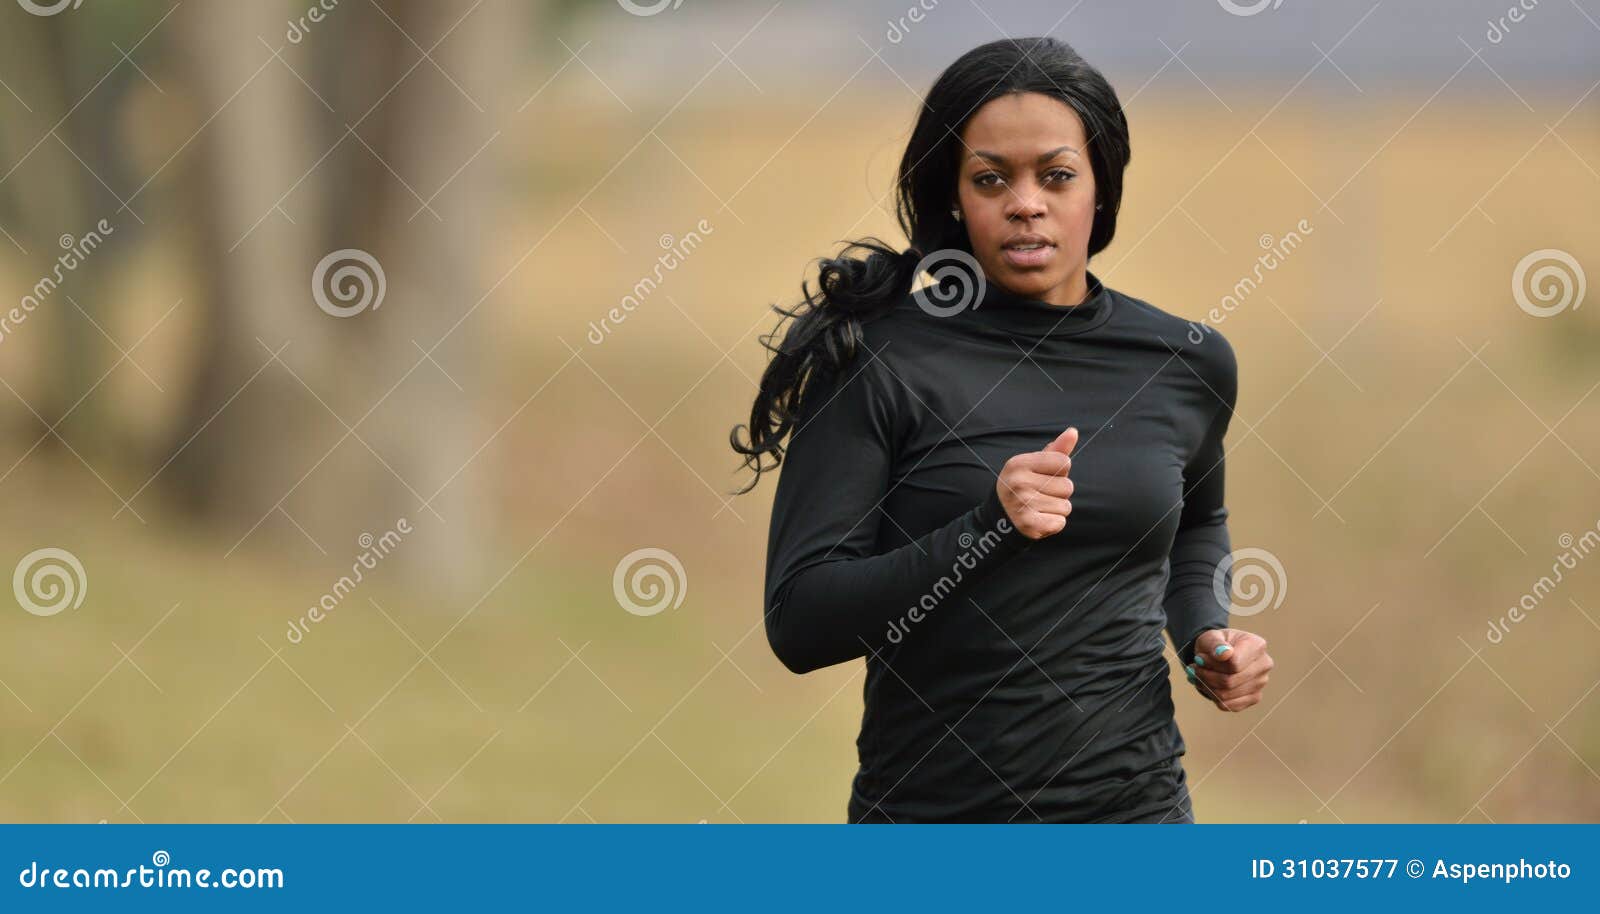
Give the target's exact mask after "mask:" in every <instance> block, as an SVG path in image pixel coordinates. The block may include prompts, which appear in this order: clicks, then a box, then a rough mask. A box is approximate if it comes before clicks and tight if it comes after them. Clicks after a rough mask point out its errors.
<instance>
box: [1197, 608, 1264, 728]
mask: <svg viewBox="0 0 1600 914" xmlns="http://www.w3.org/2000/svg"><path fill="white" fill-rule="evenodd" d="M1272 666H1273V664H1272V656H1271V655H1270V654H1268V653H1267V639H1265V638H1263V637H1261V636H1260V635H1257V634H1253V633H1251V632H1247V631H1241V630H1239V629H1237V628H1214V629H1210V630H1208V631H1203V632H1201V633H1200V637H1198V638H1196V639H1194V665H1193V666H1190V667H1187V669H1188V671H1189V681H1190V682H1192V683H1194V685H1195V688H1197V689H1199V690H1200V694H1201V695H1204V696H1205V697H1206V698H1208V699H1210V700H1211V702H1212V703H1213V704H1215V705H1216V706H1217V707H1218V708H1220V709H1222V710H1224V711H1243V710H1244V709H1245V708H1248V707H1250V706H1251V705H1254V704H1258V703H1259V702H1260V701H1261V690H1262V689H1265V688H1266V687H1267V674H1268V673H1270V672H1271V671H1272Z"/></svg>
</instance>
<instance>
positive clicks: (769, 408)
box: [728, 238, 922, 494]
mask: <svg viewBox="0 0 1600 914" xmlns="http://www.w3.org/2000/svg"><path fill="white" fill-rule="evenodd" d="M855 251H866V252H867V256H866V257H864V258H859V257H852V256H850V255H851V253H852V252H855ZM921 259H922V258H921V255H920V254H919V253H918V252H917V251H916V250H915V249H911V250H907V251H896V250H895V249H894V248H892V247H889V246H888V245H886V244H884V243H883V242H882V241H879V240H878V239H876V238H866V239H863V240H861V241H856V242H851V243H849V244H847V245H846V246H845V248H844V250H842V251H841V252H840V253H839V256H838V257H835V258H823V259H822V261H821V263H820V265H819V268H818V271H817V287H816V290H815V291H813V290H812V289H811V287H810V284H809V283H806V282H802V283H801V284H800V291H801V292H802V294H803V296H804V298H803V300H802V301H801V302H800V303H799V304H798V305H796V306H795V307H794V308H784V307H782V306H780V305H773V306H772V310H773V311H775V312H777V313H778V314H779V315H780V317H779V319H778V326H777V327H775V328H774V329H773V330H772V332H771V333H769V334H766V335H765V336H763V337H761V345H762V346H763V347H764V348H766V349H767V350H768V351H769V352H771V353H772V359H771V360H770V361H769V362H768V363H767V368H766V371H764V372H763V373H762V375H761V383H760V385H759V387H758V389H757V391H756V398H755V404H754V405H753V406H752V407H751V409H750V424H749V425H748V426H746V425H742V424H741V425H736V426H734V427H733V431H731V432H730V433H729V435H728V442H729V444H731V445H732V446H733V449H734V451H735V452H737V453H739V454H742V455H744V463H743V466H746V467H749V468H751V469H753V470H754V471H755V478H754V479H752V480H751V481H750V484H749V485H747V486H745V487H744V488H742V489H739V490H738V492H736V493H735V494H743V493H745V492H748V491H750V490H751V489H753V488H755V486H756V484H757V483H759V482H760V481H761V474H762V473H763V472H765V471H767V470H775V469H777V468H778V466H779V465H780V464H782V462H783V447H784V444H783V442H784V439H785V438H786V437H788V436H789V435H790V433H791V432H792V431H796V429H795V427H794V426H795V421H796V419H797V418H798V417H799V416H800V415H801V413H802V412H803V411H804V407H805V404H806V400H805V398H806V397H807V396H808V395H809V394H810V392H811V391H813V390H821V389H825V388H827V387H829V386H830V385H831V384H832V382H833V380H834V379H835V378H837V376H838V375H839V373H840V371H841V370H842V369H843V368H844V367H845V366H847V365H849V364H850V362H851V361H852V360H853V359H854V358H855V355H856V350H857V347H858V346H859V345H860V344H861V341H862V334H861V325H862V324H864V323H866V322H867V321H869V320H871V319H872V318H874V317H877V316H878V315H881V314H885V313H887V312H888V311H889V310H890V309H892V308H893V307H894V305H895V303H896V302H897V301H898V300H899V299H900V297H901V296H902V295H905V294H906V293H907V292H909V291H911V283H912V281H913V280H914V279H915V278H916V270H917V264H918V263H919V262H920V261H921ZM785 324H787V325H788V330H787V332H785V333H783V335H782V340H783V342H782V343H780V344H778V345H773V343H772V341H773V340H774V339H778V338H779V334H780V332H782V331H783V330H784V326H785ZM741 429H744V430H745V432H746V441H744V442H741V441H740V440H739V432H740V430H741ZM768 454H770V455H771V456H772V462H771V463H770V464H766V465H764V464H763V463H762V458H763V457H764V456H766V455H768Z"/></svg>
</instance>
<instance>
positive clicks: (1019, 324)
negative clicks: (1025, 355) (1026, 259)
mask: <svg viewBox="0 0 1600 914" xmlns="http://www.w3.org/2000/svg"><path fill="white" fill-rule="evenodd" d="M1085 279H1086V280H1087V281H1088V287H1089V292H1088V295H1087V296H1086V297H1085V298H1084V300H1083V301H1082V302H1081V303H1079V304H1076V305H1071V306H1067V305H1053V304H1050V303H1049V302H1045V301H1039V300H1038V299H1034V298H1027V297H1024V296H1021V295H1017V294H1015V293H1013V292H1010V291H1008V290H1006V289H1004V288H1002V287H1001V286H1000V284H999V283H996V282H994V281H993V280H986V281H985V288H984V294H983V298H982V299H981V300H980V301H979V302H978V304H977V306H976V307H973V308H971V309H969V310H968V311H967V312H966V313H967V314H969V315H970V317H971V319H972V320H973V321H974V322H976V323H978V324H980V325H982V326H985V327H992V328H994V329H996V330H1001V331H1005V332H1007V333H1012V334H1016V335H1019V336H1029V337H1034V338H1038V337H1044V336H1048V337H1058V336H1073V335H1076V334H1079V333H1087V332H1088V331H1090V330H1093V329H1095V328H1096V327H1099V326H1100V325H1102V324H1104V323H1105V322H1106V321H1107V320H1108V319H1109V318H1110V317H1111V311H1112V307H1113V303H1114V301H1115V297H1114V296H1113V295H1112V294H1111V292H1110V291H1109V290H1107V289H1106V287H1105V285H1104V284H1103V283H1101V282H1100V279H1099V277H1097V276H1095V275H1094V273H1093V272H1090V271H1085Z"/></svg>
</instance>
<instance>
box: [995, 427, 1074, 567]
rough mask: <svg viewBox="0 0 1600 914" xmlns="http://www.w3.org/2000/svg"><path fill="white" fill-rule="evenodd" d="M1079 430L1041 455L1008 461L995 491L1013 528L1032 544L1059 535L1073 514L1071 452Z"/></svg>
mask: <svg viewBox="0 0 1600 914" xmlns="http://www.w3.org/2000/svg"><path fill="white" fill-rule="evenodd" d="M1077 444H1078V429H1077V428H1076V427H1069V428H1068V429H1067V430H1066V431H1064V432H1062V433H1061V434H1060V435H1058V436H1056V440H1054V441H1052V442H1050V443H1049V444H1047V445H1045V448H1044V450H1042V451H1029V452H1027V453H1023V454H1018V455H1016V456H1015V457H1012V458H1011V459H1010V460H1007V461H1006V465H1005V466H1004V467H1002V468H1001V470H1000V477H999V478H998V479H997V480H995V484H994V485H995V491H996V492H997V493H999V495H1000V504H1001V505H1002V506H1004V507H1005V509H1006V517H1008V518H1010V520H1011V524H1012V526H1014V527H1016V528H1017V529H1018V530H1020V531H1022V535H1023V536H1026V537H1027V538H1028V539H1031V540H1040V539H1044V538H1045V537H1047V536H1053V535H1055V534H1057V533H1060V532H1061V531H1062V529H1063V528H1065V527H1066V526H1067V515H1069V514H1071V513H1072V501H1071V497H1072V490H1073V483H1072V480H1071V479H1068V478H1067V473H1068V472H1069V471H1071V469H1072V449H1073V448H1074V447H1076V446H1077Z"/></svg>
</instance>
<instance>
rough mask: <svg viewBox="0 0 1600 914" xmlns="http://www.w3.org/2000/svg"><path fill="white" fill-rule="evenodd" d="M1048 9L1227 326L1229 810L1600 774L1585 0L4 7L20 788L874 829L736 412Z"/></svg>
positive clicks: (60, 803) (11, 743)
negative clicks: (935, 122)
mask: <svg viewBox="0 0 1600 914" xmlns="http://www.w3.org/2000/svg"><path fill="white" fill-rule="evenodd" d="M1043 33H1049V34H1053V35H1055V36H1057V37H1060V38H1062V39H1064V40H1066V41H1068V42H1070V43H1071V44H1073V45H1074V46H1075V47H1076V48H1077V49H1078V50H1079V51H1080V52H1081V53H1083V54H1084V55H1085V56H1086V57H1087V58H1088V59H1089V60H1090V61H1091V62H1092V63H1094V64H1096V65H1097V66H1098V67H1100V68H1101V69H1102V70H1103V71H1104V72H1105V73H1106V75H1107V76H1108V78H1109V79H1110V80H1111V82H1112V84H1113V85H1114V86H1115V87H1116V89H1117V90H1118V92H1119V94H1120V96H1121V99H1122V102H1123V104H1124V106H1125V108H1126V110H1127V113H1128V117H1129V120H1130V124H1131V128H1132V139H1133V151H1134V154H1133V158H1132V162H1131V165H1130V168H1129V171H1128V173H1127V190H1126V195H1125V198H1124V206H1123V211H1122V216H1121V220H1120V226H1119V231H1118V235H1117V239H1116V241H1115V243H1114V244H1113V245H1112V246H1111V247H1110V248H1109V249H1108V250H1106V251H1105V252H1104V253H1102V254H1101V255H1099V256H1098V257H1097V258H1096V260H1095V261H1094V262H1093V263H1092V264H1091V268H1092V269H1094V270H1095V271H1096V273H1097V274H1098V275H1099V276H1100V277H1101V278H1102V279H1104V280H1105V281H1106V282H1107V283H1108V284H1109V285H1111V286H1113V287H1115V288H1117V289H1120V290H1122V291H1124V292H1126V293H1128V294H1131V295H1134V296H1136V297H1140V298H1144V299H1146V300H1148V301H1150V302H1152V303H1154V304H1156V305H1157V306H1159V307H1162V308H1164V309H1166V310H1168V311H1171V312H1173V313H1175V314H1178V315H1181V316H1184V317H1187V318H1190V319H1193V320H1206V321H1207V322H1209V323H1212V324H1213V325H1215V326H1216V327H1217V328H1218V329H1220V330H1221V331H1222V332H1223V333H1225V334H1226V335H1227V337H1228V338H1229V340H1230V341H1231V342H1232V344H1233V346H1234V348H1235V350H1236V352H1237V353H1238V356H1239V362H1240V378H1241V392H1240V397H1239V407H1238V413H1237V415H1236V418H1235V420H1234V421H1233V423H1232V427H1231V431H1230V434H1229V438H1228V442H1227V444H1228V448H1229V450H1228V458H1227V459H1228V481H1229V492H1228V498H1229V507H1230V510H1231V512H1232V534H1233V540H1234V544H1235V546H1236V548H1239V549H1240V550H1241V558H1240V561H1241V562H1244V561H1246V560H1247V559H1248V560H1249V561H1251V562H1253V563H1256V564H1257V565H1258V573H1253V574H1242V573H1241V572H1240V571H1239V570H1238V569H1237V568H1236V570H1235V578H1236V582H1237V581H1241V580H1242V581H1245V582H1250V581H1254V582H1255V583H1256V584H1259V585H1261V588H1262V589H1258V590H1256V591H1254V592H1252V593H1240V594H1238V595H1236V598H1235V599H1236V602H1237V603H1238V604H1239V614H1238V615H1236V618H1235V625H1237V626H1238V627H1242V628H1248V629H1250V630H1253V631H1257V632H1259V633H1261V634H1263V635H1264V636H1265V637H1266V638H1267V639H1268V640H1269V642H1270V645H1271V648H1270V650H1271V652H1272V654H1273V656H1274V658H1275V660H1276V661H1277V669H1276V671H1275V672H1274V674H1273V677H1272V685H1271V686H1269V688H1268V691H1267V697H1266V700H1265V701H1264V703H1263V704H1261V705H1259V706H1257V707H1256V708H1254V709H1251V710H1250V711H1248V712H1246V713H1243V714H1225V713H1222V712H1220V711H1217V710H1216V709H1215V708H1214V707H1212V706H1211V705H1210V704H1209V703H1207V702H1205V701H1203V700H1201V699H1200V698H1199V697H1198V696H1197V695H1195V694H1194V693H1193V692H1192V690H1190V689H1188V688H1187V687H1186V686H1184V684H1183V682H1182V677H1181V675H1179V676H1177V677H1175V680H1174V685H1175V692H1176V698H1175V700H1176V702H1177V705H1178V714H1179V723H1180V725H1181V727H1182V729H1183V731H1184V733H1185V736H1186V738H1187V740H1188V742H1189V744H1190V752H1189V754H1188V756H1187V757H1186V758H1185V765H1186V768H1187V770H1188V773H1189V781H1190V784H1191V787H1192V789H1193V792H1194V797H1195V805H1196V811H1197V815H1198V817H1199V818H1200V819H1201V820H1202V821H1278V822H1298V821H1310V822H1339V821H1345V822H1354V821H1402V822H1405V821H1442V822H1457V821H1465V822H1484V821H1497V822H1507V821H1512V822H1523V821H1585V820H1586V821H1594V820H1596V819H1600V772H1597V770H1600V695H1596V694H1595V693H1596V691H1597V687H1600V661H1597V659H1596V658H1597V657H1600V558H1595V557H1594V556H1593V553H1594V552H1596V551H1600V472H1597V467H1600V421H1597V420H1600V396H1595V391H1596V388H1597V387H1600V366H1597V360H1596V358H1595V356H1596V353H1597V352H1600V305H1597V304H1596V303H1595V302H1593V301H1587V302H1586V301H1585V296H1586V293H1587V297H1588V298H1590V299H1592V298H1593V297H1594V293H1593V292H1592V291H1590V290H1588V289H1587V287H1586V286H1587V282H1588V279H1589V278H1588V277H1587V276H1586V275H1585V272H1584V271H1585V270H1588V271H1590V272H1591V273H1593V272H1594V271H1595V270H1596V268H1597V267H1600V222H1597V220H1596V218H1595V214H1596V212H1600V118H1597V115H1600V92H1597V87H1600V54H1597V49H1600V2H1596V0H1543V2H1535V0H1523V2H1521V3H1517V2H1516V0H1493V2H1480V0H1466V2H1449V3H1447V2H1443V0H1440V2H1433V3H1418V2H1404V3H1403V2H1397V0H1389V2H1372V0H1359V2H1349V3H1322V4H1317V5H1316V6H1315V8H1313V7H1312V5H1311V4H1309V3H1282V2H1281V0H1251V2H1244V0H1218V2H1206V0H1192V2H1181V3H1180V2H1179V0H1147V2H1132V3H1130V2H1114V0H1079V2H1075V3H1059V2H1043V0H1038V2H1001V0H896V2H865V0H853V2H848V3H846V2H830V3H799V2H794V0H784V2H775V0H757V2H748V3H733V2H712V0H671V2H668V0H653V2H643V0H586V2H575V0H572V2H543V3H540V2H521V3H514V2H509V0H478V2H471V3H468V2H461V3H443V2H439V3H435V2H424V0H298V2H257V3H248V4H242V3H229V2H223V0H182V2H165V0H153V2H148V3H104V2H89V3H83V2H81V0H49V2H47V0H0V293H3V295H0V384H3V386H4V388H5V390H4V391H3V392H0V572H12V592H11V593H9V594H6V595H5V599H4V600H3V601H0V604H3V605H0V819H3V820H6V821H24V822H97V821H109V822H127V821H152V822H153V821H202V820H204V821H243V822H258V821H263V822H285V821H298V822H304V821H348V820H363V821H398V822H406V821H439V820H445V821H502V820H505V821H556V822H588V821H600V822H613V821H679V822H699V821H708V822H740V821H745V822H753V821H806V822H811V821H816V822H830V821H831V822H837V821H842V820H843V819H844V807H845V801H846V799H847V797H848V791H849V783H850V778H851V776H852V774H853V773H854V770H855V747H854V737H855V734H856V730H857V727H858V724H859V720H860V712H861V684H862V670H863V667H862V664H861V663H860V662H859V661H858V662H855V663H850V664H843V665H840V666H838V667H835V668H831V669H827V670H823V671H819V672H817V673H814V674H812V675H808V676H805V677H796V676H794V675H792V674H790V673H788V672H787V671H786V670H784V669H783V668H782V667H781V666H780V665H779V664H778V663H777V662H776V660H775V659H774V658H773V657H772V655H771V653H770V651H769V649H768V647H767V644H766V640H765V634H764V632H763V631H762V629H761V626H760V618H761V587H762V577H763V563H764V560H765V546H766V533H767V527H766V525H767V518H768V514H769V507H770V499H771V492H772V480H771V479H769V480H765V481H763V483H762V484H761V486H760V487H759V488H757V489H756V490H755V491H754V492H753V493H751V494H749V495H744V496H738V497H734V496H732V495H731V492H732V491H733V490H734V489H736V488H738V487H740V486H742V485H743V484H744V483H745V482H746V481H747V479H748V476H747V475H746V474H745V473H743V472H741V471H740V469H739V465H738V461H737V460H736V459H735V455H734V454H733V453H732V451H731V450H730V449H729V447H728V444H727V435H728V430H729V428H730V427H731V426H732V425H733V424H734V423H736V422H739V421H743V420H744V419H746V418H747V417H748V411H749V406H750V401H751V397H752V394H753V390H754V379H755V378H756V377H758V376H759V373H760V371H761V369H762V367H763V365H764V364H765V353H764V351H763V350H762V348H761V346H760V344H759V343H758V339H757V338H758V337H759V336H760V335H761V334H763V333H766V332H768V331H770V330H771V329H772V327H773V326H774V321H773V318H774V315H773V314H772V312H771V311H770V310H769V309H770V306H771V305H772V304H775V303H777V304H785V305H788V304H792V303H793V302H795V301H796V300H797V299H798V295H799V284H800V281H801V280H802V278H804V277H806V276H807V275H808V274H811V273H814V262H813V261H814V259H815V258H816V257H819V256H822V255H824V254H830V253H833V252H834V251H836V250H837V248H838V244H839V243H840V242H841V241H843V240H845V239H850V238H856V237H859V236H861V235H864V234H869V233H873V234H880V235H882V236H883V237H885V238H887V239H890V240H892V241H893V242H895V243H897V244H899V243H903V242H904V239H903V238H902V237H900V236H899V235H898V233H897V231H896V230H895V228H894V222H893V219H892V213H891V206H892V201H891V198H890V196H889V192H890V189H891V185H892V180H893V174H894V169H895V166H896V164H897V162H898V159H899V156H900V152H901V150H902V148H903V146H904V143H905V141H906V138H907V137H908V135H909V131H910V128H911V125H912V123H913V121H914V118H915V115H916V112H917V109H918V100H919V97H920V93H922V92H923V91H924V90H925V89H926V88H927V87H928V86H929V85H930V84H931V82H932V80H933V78H934V77H935V76H936V75H937V74H938V72H939V71H940V70H941V69H942V68H943V67H944V66H945V65H947V64H948V63H950V62H951V61H952V60H954V59H955V57H957V56H958V55H959V54H961V53H962V52H964V51H966V50H968V49H970V48H971V47H974V46H976V45H978V44H981V43H983V42H987V41H989V40H992V39H997V38H1002V37H1006V36H1027V35H1037V34H1043ZM1269 264H1270V265H1269ZM1246 549H1248V550H1251V551H1250V552H1249V553H1247V554H1246V553H1244V552H1243V550H1246Z"/></svg>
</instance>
